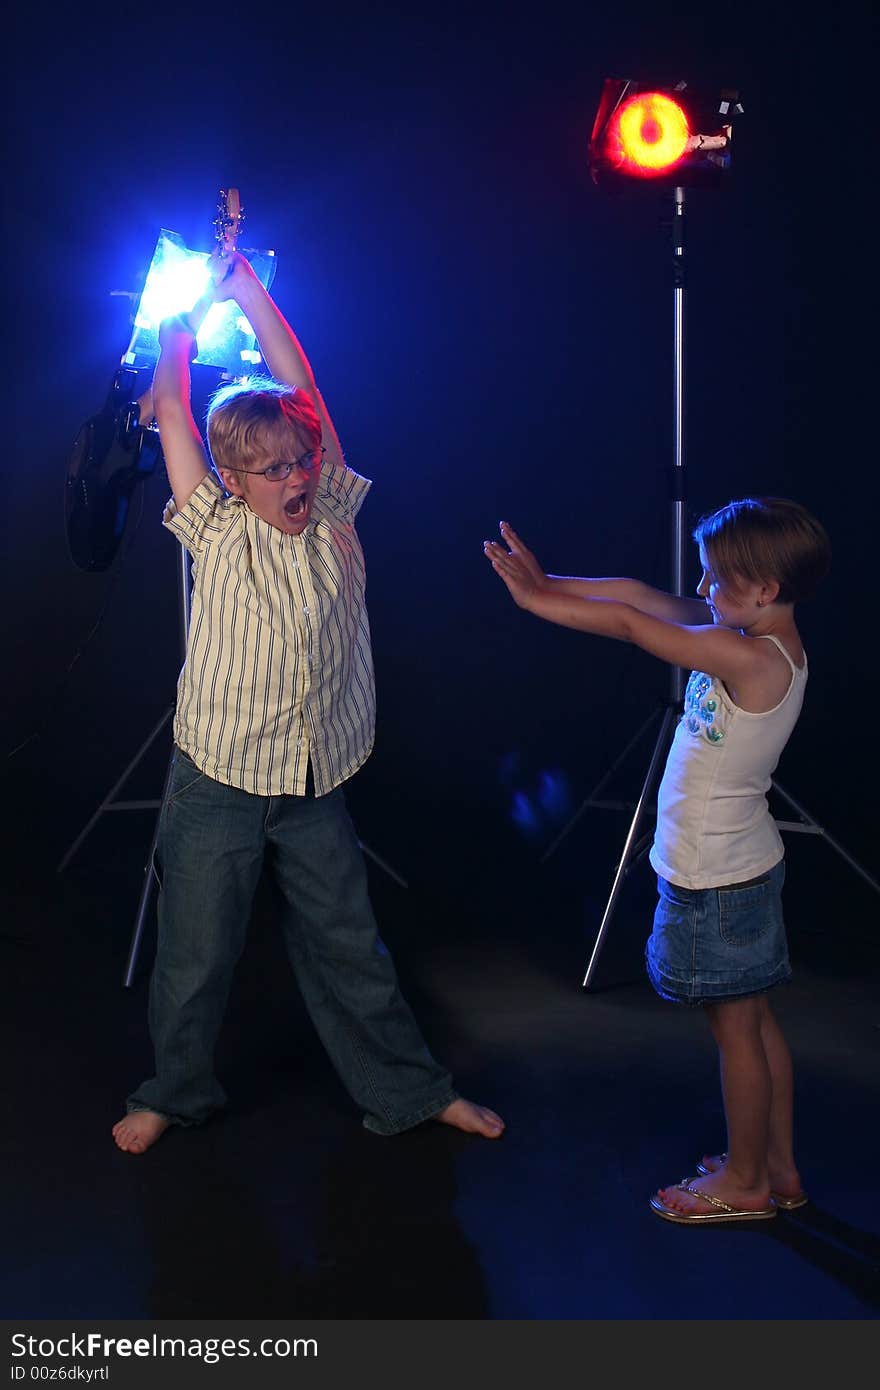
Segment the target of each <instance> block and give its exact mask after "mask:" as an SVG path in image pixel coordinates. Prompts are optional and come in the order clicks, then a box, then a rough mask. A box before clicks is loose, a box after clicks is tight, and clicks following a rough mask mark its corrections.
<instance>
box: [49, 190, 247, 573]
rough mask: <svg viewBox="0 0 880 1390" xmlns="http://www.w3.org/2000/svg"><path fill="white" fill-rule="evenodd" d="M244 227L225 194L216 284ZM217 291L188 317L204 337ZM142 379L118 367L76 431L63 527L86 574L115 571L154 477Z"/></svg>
mask: <svg viewBox="0 0 880 1390" xmlns="http://www.w3.org/2000/svg"><path fill="white" fill-rule="evenodd" d="M243 221H244V211H243V209H242V206H241V200H240V198H239V194H238V189H237V188H230V189H223V188H221V190H220V194H219V197H218V201H217V215H216V217H215V218H214V240H215V243H216V256H217V262H216V265H215V267H214V268H213V269H212V275H213V276H214V285H216V284H218V283H219V282H220V280H222V279H223V276H224V275H225V274H228V270H229V267H228V266H227V267H226V268H225V269H224V267H223V262H224V261H228V260H231V257H232V254H233V252H234V251H235V247H236V243H237V241H238V237H239V234H240V232H241V227H242V223H243ZM213 303H214V299H213V286H212V288H210V289H208V290H207V291H206V292H205V293H204V294H203V295H202V296H201V298H200V299H198V300H197V301H196V303H195V304H194V305H193V307H192V308H191V309H190V310H189V311H188V312H187V313H186V314H184V315H183V317H184V318H185V320H186V321H187V322H188V323H189V325H190V327H191V328H192V331H193V333H194V334H195V333H198V330H199V329H200V328H201V326H202V323H203V322H204V319H205V316H206V314H207V313H208V310H209V309H210V307H211V305H212V304H213ZM137 376H138V374H137V372H136V371H134V370H133V369H132V368H129V367H120V368H119V370H118V371H117V372H116V373H115V374H114V377H113V380H112V382H111V384H110V390H109V391H108V393H107V399H106V400H105V402H104V404H103V406H102V408H101V409H100V410H99V411H98V413H97V414H96V415H92V416H91V417H90V418H89V419H88V420H86V421H85V423H84V424H83V425H81V426H80V429H79V430H78V432H77V435H76V438H75V440H74V443H73V448H72V450H71V452H70V455H69V457H68V462H67V477H66V483H65V508H64V512H65V522H66V531H67V545H68V550H69V552H70V558H71V559H72V560H73V563H74V564H75V565H76V566H77V567H78V568H79V569H82V570H87V571H89V572H95V571H100V570H106V569H108V568H109V566H110V565H111V564H112V562H113V559H114V557H115V555H116V552H117V549H118V547H119V543H120V541H121V540H122V537H123V534H124V532H125V527H126V523H127V521H128V514H129V507H130V503H131V499H132V497H133V495H134V492H135V489H136V487H137V485H138V483H140V482H142V481H143V480H144V479H145V478H147V477H149V475H150V474H151V473H152V472H153V471H154V470H155V467H156V464H157V463H158V462H159V460H160V458H161V456H162V448H161V444H160V442H159V435H158V433H157V431H156V430H155V429H153V428H152V418H153V410H152V403H151V402H152V393H151V390H150V388H148V389H147V390H146V391H145V392H143V393H142V394H141V395H140V396H138V397H137V398H136V397H135V394H134V392H135V388H136V385H137Z"/></svg>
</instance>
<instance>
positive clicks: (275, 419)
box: [207, 377, 321, 473]
mask: <svg viewBox="0 0 880 1390" xmlns="http://www.w3.org/2000/svg"><path fill="white" fill-rule="evenodd" d="M207 427H208V448H209V449H210V452H211V458H212V460H213V462H214V466H215V468H217V470H218V472H219V471H220V470H221V469H224V468H225V469H227V470H228V471H229V472H232V473H235V472H237V471H238V470H239V469H246V468H249V469H252V468H254V467H258V466H259V465H261V464H264V463H273V462H278V461H281V460H284V459H287V458H289V456H290V451H291V449H295V450H296V451H297V452H299V453H301V452H303V450H306V449H310V448H314V449H317V448H318V447H319V446H320V443H321V422H320V420H319V418H318V412H317V410H316V409H315V404H314V401H313V400H312V398H311V396H310V395H309V394H308V392H306V391H303V390H302V388H301V387H299V386H284V385H282V384H281V383H280V382H277V381H273V379H272V378H271V377H249V378H248V379H247V380H246V381H243V382H238V381H236V382H232V383H231V384H230V385H229V386H221V387H220V389H219V391H216V392H215V393H214V395H213V396H212V398H211V402H210V404H209V406H208V415H207Z"/></svg>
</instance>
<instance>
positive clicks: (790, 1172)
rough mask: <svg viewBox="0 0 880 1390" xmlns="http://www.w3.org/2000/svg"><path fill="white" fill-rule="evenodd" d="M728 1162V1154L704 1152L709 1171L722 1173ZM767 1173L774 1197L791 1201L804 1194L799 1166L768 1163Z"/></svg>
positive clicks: (703, 1161)
mask: <svg viewBox="0 0 880 1390" xmlns="http://www.w3.org/2000/svg"><path fill="white" fill-rule="evenodd" d="M726 1162H727V1154H703V1157H702V1160H701V1166H702V1167H703V1169H704V1170H705V1171H706V1172H707V1173H720V1172H721V1170H722V1168H723V1167H724V1165H725V1163H726ZM767 1173H768V1176H769V1178H770V1191H771V1192H772V1194H773V1196H774V1197H784V1198H785V1199H786V1200H787V1201H789V1202H791V1201H796V1200H797V1198H799V1197H802V1196H803V1195H804V1194H803V1189H802V1188H801V1175H800V1173H799V1172H798V1170H797V1168H794V1167H791V1168H774V1167H772V1166H771V1165H770V1164H768V1165H767Z"/></svg>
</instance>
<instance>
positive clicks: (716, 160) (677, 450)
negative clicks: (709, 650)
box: [541, 79, 880, 989]
mask: <svg viewBox="0 0 880 1390" xmlns="http://www.w3.org/2000/svg"><path fill="white" fill-rule="evenodd" d="M633 90H635V91H636V92H637V91H638V88H637V87H636V86H635V84H633V83H632V82H629V81H627V82H622V83H621V82H617V81H614V80H611V79H609V80H606V83H605V89H604V92H603V97H602V102H601V104H600V108H599V112H598V115H597V117H596V122H595V125H594V129H593V138H592V141H591V152H592V155H593V158H594V169H593V176H594V178H595V179H596V181H597V182H598V181H599V178H598V172H601V173H602V174H603V176H605V175H606V174H607V173H608V172H609V170H610V171H611V172H612V173H613V175H614V176H619V175H621V174H623V175H624V176H626V175H627V174H628V173H629V174H631V173H633V172H636V173H639V174H641V173H642V172H643V171H642V169H640V168H637V167H636V165H635V164H630V163H629V155H628V152H627V150H626V148H625V132H624V135H623V136H622V135H621V130H620V113H621V112H622V111H625V109H626V107H627V106H628V105H632V104H633V101H634V98H632V97H630V96H629V93H630V92H631V91H633ZM685 90H686V84H684V83H680V84H679V85H678V87H676V88H675V89H674V91H675V93H676V95H678V94H679V93H681V92H684V91H685ZM625 98H628V100H625ZM735 98H736V94H735V93H722V101H721V104H720V105H719V107H718V111H719V112H720V113H722V114H724V116H725V118H726V117H727V116H728V115H729V114H730V113H731V111H736V112H739V111H741V108H740V106H739V104H738V101H736V100H735ZM648 100H649V101H650V100H652V98H649V99H648ZM661 100H665V98H661ZM641 119H642V121H643V124H642V127H641V137H642V139H643V141H644V142H645V145H646V146H647V142H649V141H650V142H653V141H655V140H656V138H657V135H656V131H655V129H651V127H656V128H658V129H659V127H661V126H662V125H663V123H664V121H665V119H666V118H665V113H664V112H663V111H662V109H659V108H656V109H654V110H649V111H648V115H647V120H646V119H645V117H644V116H643V117H642V118H641ZM649 129H650V134H645V131H646V130H649ZM660 133H661V135H662V133H663V132H662V131H661V132H660ZM729 138H730V126H729V125H725V126H723V127H722V133H721V134H718V135H709V136H708V137H707V136H704V135H697V136H688V138H687V143H686V146H685V161H686V160H687V158H688V157H690V158H692V159H693V158H694V157H695V156H696V157H697V159H699V158H700V157H704V158H705V160H706V166H707V167H708V166H709V165H714V166H715V168H714V170H710V172H712V173H713V174H717V171H718V170H720V169H721V168H722V167H725V166H724V159H725V156H723V155H722V154H720V153H718V151H721V150H723V149H724V148H725V147H726V145H727V144H728V142H729ZM704 151H706V152H708V153H707V154H706V155H705V156H704V155H703V152H704ZM649 153H650V151H649ZM673 168H674V165H673ZM668 177H669V178H673V179H674V174H672V175H669V176H668ZM691 181H699V180H698V179H693V178H692V179H691ZM673 203H674V215H673V224H672V226H673V258H672V272H673V310H674V313H673V459H672V469H671V474H670V509H671V540H672V575H671V591H672V593H673V594H674V595H676V596H677V597H681V596H682V595H683V593H684V577H685V542H686V488H685V481H686V471H685V345H686V338H685V288H686V274H685V270H686V263H685V241H684V212H685V190H684V173H682V182H681V183H678V182H674V183H673ZM684 688H685V672H684V671H683V670H682V669H681V668H680V667H672V668H671V670H670V690H669V696H668V698H667V700H665V701H663V702H662V703H661V704H660V706H659V708H658V709H657V710H655V711H654V712H653V713H652V714H651V715H650V716H649V718H648V719H647V720H646V721H645V723H644V724H643V725H642V726H641V728H640V729H639V730H638V731H637V733H636V734H635V735H634V737H633V738H632V739H631V740H630V742H629V743H628V744H627V746H626V748H625V749H624V750H623V752H622V753H621V754H620V756H619V757H618V758H617V759H616V761H615V762H614V763H613V764H612V766H611V767H610V768H609V769H608V771H607V772H606V773H605V774H604V775H603V777H602V778H601V779H600V781H599V782H598V783H597V784H596V786H595V787H594V788H593V791H592V792H591V793H590V794H589V796H587V798H586V799H585V800H584V801H583V802H582V803H581V805H580V807H579V808H578V810H577V811H576V812H575V814H574V815H573V816H572V817H571V818H570V819H569V821H568V822H567V823H566V825H565V826H564V827H563V828H562V830H561V831H560V833H559V834H558V835H557V836H556V838H555V840H554V841H553V842H552V843H551V844H550V846H549V847H548V848H547V849H546V850H545V852H544V854H543V855H542V857H541V862H542V863H546V861H547V860H548V859H549V858H550V856H551V855H552V854H553V853H554V852H555V850H556V849H557V847H558V846H559V845H560V844H561V842H562V840H563V839H564V838H565V837H566V835H568V833H569V832H570V831H571V829H572V828H573V827H574V825H575V824H576V822H577V821H578V820H579V819H580V817H581V816H582V815H583V813H584V811H586V810H587V809H588V808H589V807H595V808H601V809H609V808H613V809H628V804H627V803H619V802H609V801H599V800H597V795H598V793H599V792H600V791H601V790H602V788H603V787H604V786H605V785H606V783H607V782H608V781H609V780H610V779H611V777H612V776H613V775H614V773H615V772H616V770H617V769H618V768H619V767H620V766H621V764H622V763H623V762H624V761H625V760H626V758H627V757H628V755H629V753H630V752H631V750H632V749H633V748H634V747H635V746H636V744H637V743H639V742H640V740H641V739H642V737H643V735H644V734H645V733H646V731H647V730H648V729H649V728H650V727H651V726H652V725H653V724H654V722H655V721H656V720H657V719H658V718H659V719H660V728H659V730H658V732H657V737H656V740H655V743H654V748H653V751H652V753H651V757H650V760H649V763H648V770H647V772H646V774H645V778H644V781H643V783H642V788H641V792H640V794H639V798H638V801H637V803H636V805H635V810H634V813H633V817H632V820H631V821H630V826H629V830H628V832H627V835H626V839H625V841H624V846H623V851H622V853H621V857H620V861H619V863H618V865H617V868H616V870H615V874H614V879H613V882H612V885H611V892H610V894H609V897H608V901H607V903H606V905H605V911H604V913H603V915H602V920H601V923H600V925H599V931H598V933H597V936H596V940H595V943H594V945H593V950H592V953H591V955H590V959H589V963H588V965H587V970H586V974H585V976H584V979H583V982H582V984H583V988H584V989H589V988H590V986H591V985H592V982H593V978H594V975H595V972H596V966H597V963H598V960H599V954H600V952H601V949H602V944H603V942H604V940H605V937H606V934H607V931H608V927H609V925H610V923H611V918H612V916H613V913H614V909H615V906H616V903H617V900H618V897H619V895H620V890H621V888H622V886H623V882H624V879H625V878H626V876H627V874H628V873H629V871H630V868H631V867H634V865H635V864H637V863H638V862H639V861H640V860H641V859H642V858H643V857H644V856H645V854H646V853H647V851H648V849H649V847H650V843H651V840H652V838H653V837H652V835H651V834H650V833H647V834H644V835H642V836H641V838H639V830H640V828H641V826H642V823H643V820H644V817H645V815H646V813H648V812H649V811H655V810H656V807H652V806H651V805H650V798H651V796H652V793H653V790H654V787H655V785H656V783H657V781H658V776H659V773H660V771H661V768H662V765H663V760H664V755H665V753H666V752H667V750H668V748H669V745H670V743H671V740H672V735H673V732H674V730H675V726H676V724H677V723H678V719H679V718H680V715H681V710H682V705H683V699H684ZM771 787H772V788H773V790H774V791H775V792H777V793H778V794H779V795H780V796H781V797H782V798H783V799H784V800H785V801H786V802H787V803H788V805H789V806H790V807H791V808H792V809H793V810H794V811H795V812H796V813H797V815H798V817H799V819H798V820H797V821H780V820H777V821H776V824H777V826H778V827H779V828H780V830H788V831H796V832H801V833H804V834H813V835H820V836H822V837H823V838H824V839H826V840H827V841H828V843H829V844H830V845H831V846H832V848H833V849H834V850H836V851H837V853H838V854H840V855H841V857H842V858H843V859H844V860H845V861H846V863H847V864H849V866H850V867H851V868H852V869H854V870H855V872H856V873H858V874H859V875H860V876H861V877H862V878H863V879H864V880H865V881H866V882H867V883H868V884H869V885H870V887H872V888H873V889H874V891H875V892H877V893H880V883H877V881H876V880H875V879H874V878H872V877H871V875H870V874H869V873H867V871H866V870H865V869H864V868H862V866H861V865H859V864H858V863H856V861H855V860H854V859H853V858H852V856H851V855H850V854H849V853H848V852H847V851H846V850H845V849H844V848H843V847H842V846H841V845H840V844H839V843H838V842H837V841H836V840H834V839H833V838H832V837H831V836H830V835H829V834H828V832H827V831H826V830H825V829H824V828H823V827H822V826H820V825H819V824H818V822H817V821H815V820H814V818H813V817H812V816H811V815H810V814H809V812H808V811H806V810H805V809H804V808H803V807H802V806H800V805H799V804H798V802H796V801H795V799H794V797H792V796H791V795H790V794H789V793H788V792H787V791H785V789H784V788H783V787H781V786H780V784H779V783H778V782H777V781H776V780H775V779H772V780H771ZM629 805H631V803H629Z"/></svg>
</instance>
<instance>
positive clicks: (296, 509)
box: [284, 492, 309, 521]
mask: <svg viewBox="0 0 880 1390" xmlns="http://www.w3.org/2000/svg"><path fill="white" fill-rule="evenodd" d="M308 509H309V499H308V496H307V495H306V493H304V492H301V493H300V495H299V497H290V498H288V500H287V501H286V502H285V504H284V514H285V516H287V517H288V518H289V520H290V521H297V520H299V519H300V518H301V517H304V516H305V514H306V512H307V511H308Z"/></svg>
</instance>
